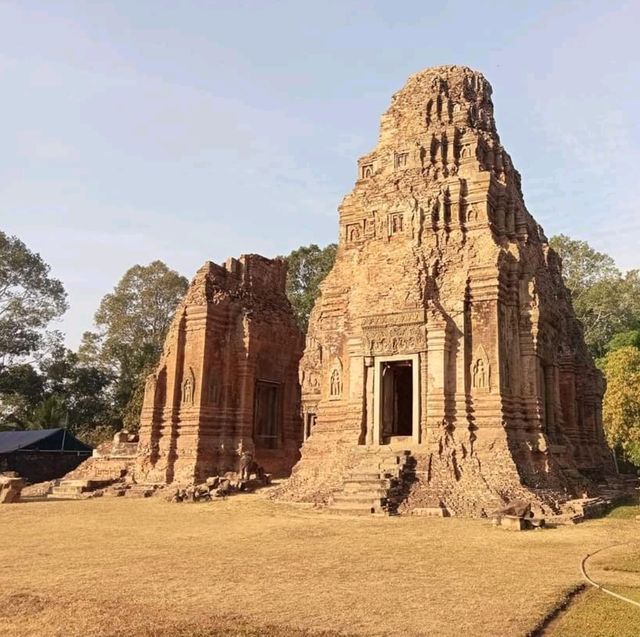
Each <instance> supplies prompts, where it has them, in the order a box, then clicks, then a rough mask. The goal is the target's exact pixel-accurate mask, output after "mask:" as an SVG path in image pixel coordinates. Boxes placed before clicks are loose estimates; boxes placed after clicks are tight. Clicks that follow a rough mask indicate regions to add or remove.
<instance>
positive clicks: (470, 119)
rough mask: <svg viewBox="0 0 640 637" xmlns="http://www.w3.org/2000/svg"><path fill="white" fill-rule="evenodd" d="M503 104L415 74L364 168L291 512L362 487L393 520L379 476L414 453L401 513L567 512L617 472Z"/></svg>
mask: <svg viewBox="0 0 640 637" xmlns="http://www.w3.org/2000/svg"><path fill="white" fill-rule="evenodd" d="M491 92H492V91H491V87H490V85H489V83H488V82H487V81H486V80H485V78H484V77H483V76H482V75H481V74H480V73H477V72H475V71H472V70H470V69H468V68H465V67H460V66H443V67H438V68H433V69H427V70H425V71H422V72H420V73H417V74H415V75H413V76H412V77H410V78H409V80H408V81H407V83H406V85H405V86H404V88H403V89H402V90H400V91H399V92H398V93H396V94H395V95H394V96H393V98H392V101H391V106H390V107H389V109H388V110H387V112H386V113H385V114H384V115H383V117H382V120H381V125H380V136H379V139H378V143H377V146H376V147H375V149H374V150H373V151H372V152H371V153H369V154H368V155H366V156H364V157H362V158H361V159H360V161H359V162H358V168H357V180H356V184H355V187H354V189H353V190H352V192H350V193H349V194H348V195H347V196H346V197H345V198H344V200H343V202H342V204H341V205H340V208H339V212H340V238H339V248H338V253H337V258H336V261H335V265H334V267H333V269H332V271H331V272H330V274H329V275H328V276H327V278H326V279H325V281H324V282H323V284H322V291H321V296H320V297H319V299H318V301H317V302H316V305H315V307H314V309H313V312H312V315H311V319H310V323H309V332H308V335H307V341H306V349H305V352H304V356H303V358H302V361H301V364H300V381H301V389H302V411H303V421H304V431H305V438H306V439H305V443H304V445H303V448H302V458H301V460H300V462H299V463H298V465H297V466H296V467H295V469H294V472H293V475H292V477H291V479H290V480H289V482H288V484H287V485H286V486H285V487H284V488H283V489H282V490H281V494H282V495H283V496H285V497H290V498H294V499H300V500H313V501H325V502H329V503H330V502H334V501H336V499H337V498H336V493H342V494H343V495H344V493H346V492H347V491H348V489H347V486H349V485H350V487H349V488H352V489H353V492H354V493H355V495H354V496H353V497H352V498H351V499H350V500H349V502H351V504H350V505H349V503H348V502H347V501H346V500H344V498H343V504H345V503H346V504H345V506H347V505H349V506H351V505H352V508H356V503H363V502H364V503H365V504H364V505H363V506H364V509H371V510H377V507H379V506H382V508H384V507H385V506H386V505H385V498H384V497H383V498H382V499H380V497H379V496H375V498H374V503H373V504H371V499H370V496H371V498H373V495H371V494H374V493H379V490H380V485H381V484H382V483H383V482H384V479H385V475H390V474H384V473H383V472H382V469H380V468H379V467H382V466H383V465H384V466H386V465H385V463H388V462H390V463H392V464H393V463H394V462H396V461H398V458H400V455H402V457H406V455H407V454H410V455H411V457H412V458H413V459H414V460H415V477H416V479H415V480H414V481H413V482H412V483H411V488H410V490H409V493H408V497H407V498H406V499H405V501H404V502H403V503H402V504H401V505H400V509H401V510H403V507H404V510H406V509H429V507H430V506H431V505H430V503H433V502H439V503H442V507H443V508H444V507H446V509H447V510H448V511H450V512H452V513H453V514H486V513H488V512H490V511H491V510H493V509H496V508H498V507H500V506H502V505H503V504H504V503H505V502H508V501H511V500H521V499H524V500H526V501H532V502H534V503H535V504H536V506H542V507H546V508H547V510H554V508H557V507H556V503H557V502H561V501H563V499H564V500H566V499H568V498H571V497H572V496H573V495H574V494H577V493H581V492H583V491H584V490H587V491H588V490H593V489H594V488H595V482H596V481H599V480H600V481H601V480H604V479H607V478H608V477H610V476H611V475H612V474H613V466H612V463H611V457H610V454H609V451H608V449H607V446H606V444H605V440H604V436H603V429H602V411H601V401H602V393H603V389H604V385H603V380H602V377H601V374H600V372H599V371H598V370H597V369H596V368H595V366H594V364H593V361H592V359H591V357H590V355H589V353H588V351H587V349H586V347H585V344H584V340H583V335H582V331H581V326H580V324H579V323H578V321H577V320H576V318H575V315H574V312H573V310H572V307H571V301H570V297H569V294H568V292H567V290H566V289H565V287H564V285H563V283H562V278H561V271H560V268H561V264H560V259H559V257H558V255H557V254H556V253H554V252H553V250H551V249H550V247H549V245H548V243H547V240H546V238H545V236H544V233H543V231H542V229H541V228H540V226H539V225H538V224H537V223H536V221H535V220H534V219H533V217H532V216H531V215H530V214H529V212H528V210H527V208H526V206H525V203H524V200H523V196H522V190H521V185H520V175H519V173H518V172H517V170H516V169H515V168H514V166H513V163H512V161H511V158H510V157H509V155H508V153H507V152H506V151H505V149H504V148H503V146H502V144H501V143H500V138H499V136H498V133H497V131H496V125H495V121H494V116H493V104H492V101H491ZM336 361H340V364H339V365H338V364H337V363H336ZM393 452H395V453H397V454H399V455H398V456H397V457H396V460H395V461H394V460H393ZM376 458H378V460H376ZM381 458H382V459H383V460H384V462H382V460H380V459H381ZM359 467H360V469H358V468H359ZM372 467H375V472H380V475H377V473H376V475H374V477H373V478H371V480H373V482H372V484H373V487H372V489H373V490H371V492H368V491H366V488H365V487H364V486H362V485H364V484H365V482H366V480H369V478H366V476H371V471H374V469H372ZM365 469H366V471H365ZM398 471H400V470H398ZM398 471H396V474H394V475H398V476H400V477H401V474H402V472H401V471H400V473H398ZM367 472H368V473H367ZM348 476H351V477H350V478H349V477H348ZM353 476H356V477H355V478H354V477H353ZM365 478H366V479H365ZM397 479H400V478H397ZM381 481H382V482H381ZM358 485H360V486H358ZM374 487H375V488H374ZM358 489H360V491H358ZM345 497H346V496H345ZM350 497H351V496H350Z"/></svg>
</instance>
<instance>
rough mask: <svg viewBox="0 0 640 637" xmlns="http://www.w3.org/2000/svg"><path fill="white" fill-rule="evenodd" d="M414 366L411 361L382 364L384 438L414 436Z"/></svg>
mask: <svg viewBox="0 0 640 637" xmlns="http://www.w3.org/2000/svg"><path fill="white" fill-rule="evenodd" d="M413 396H414V392H413V364H412V361H410V360H398V361H385V362H383V363H382V396H381V399H382V404H381V412H382V414H381V415H382V437H383V439H388V438H391V437H396V436H411V435H413V415H414V405H413Z"/></svg>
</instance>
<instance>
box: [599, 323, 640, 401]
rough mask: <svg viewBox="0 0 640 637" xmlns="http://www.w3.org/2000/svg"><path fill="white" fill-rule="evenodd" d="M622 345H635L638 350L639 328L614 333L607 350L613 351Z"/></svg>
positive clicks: (639, 346) (639, 345)
mask: <svg viewBox="0 0 640 637" xmlns="http://www.w3.org/2000/svg"><path fill="white" fill-rule="evenodd" d="M623 347H635V348H636V349H639V350H640V329H639V330H628V331H626V332H620V333H619V334H616V335H615V336H614V337H613V338H612V339H611V340H610V341H609V342H608V343H607V352H615V351H616V350H619V349H621V348H623ZM638 391H640V388H638Z"/></svg>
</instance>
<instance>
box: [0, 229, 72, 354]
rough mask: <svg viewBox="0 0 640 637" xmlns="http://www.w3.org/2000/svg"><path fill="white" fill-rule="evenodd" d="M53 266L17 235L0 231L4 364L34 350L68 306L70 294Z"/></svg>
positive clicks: (0, 340)
mask: <svg viewBox="0 0 640 637" xmlns="http://www.w3.org/2000/svg"><path fill="white" fill-rule="evenodd" d="M49 272H50V267H49V266H48V265H47V264H46V263H45V262H44V261H43V259H42V257H41V256H40V255H39V254H36V253H34V252H31V250H29V249H28V248H27V246H26V245H25V244H24V243H23V242H22V241H20V239H18V238H17V237H11V236H8V235H6V234H5V233H4V232H2V231H0V364H2V365H8V364H11V362H13V361H14V360H15V359H17V358H20V357H24V356H28V355H30V354H33V353H34V352H36V351H37V350H38V348H39V347H40V346H41V345H42V342H43V338H44V330H45V328H46V327H47V325H48V324H49V323H50V322H51V321H52V320H53V319H55V318H58V317H60V316H62V314H64V312H65V311H66V310H67V295H66V292H65V290H64V287H63V285H62V283H60V281H58V280H57V279H54V278H52V277H51V276H50V274H49Z"/></svg>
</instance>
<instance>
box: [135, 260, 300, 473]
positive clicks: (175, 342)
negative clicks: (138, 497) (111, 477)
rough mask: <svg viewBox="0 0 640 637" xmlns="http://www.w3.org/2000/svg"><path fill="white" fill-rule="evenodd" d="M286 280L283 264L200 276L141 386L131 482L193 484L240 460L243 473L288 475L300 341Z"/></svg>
mask: <svg viewBox="0 0 640 637" xmlns="http://www.w3.org/2000/svg"><path fill="white" fill-rule="evenodd" d="M285 277H286V263H285V261H284V260H283V259H274V260H270V259H265V258H264V257H261V256H258V255H245V256H242V257H241V258H240V259H239V260H236V259H229V260H228V261H227V262H226V263H225V265H224V266H219V265H216V264H215V263H211V262H207V263H206V264H205V265H204V266H203V267H202V268H201V269H200V270H199V271H198V273H197V274H196V276H195V278H194V280H193V281H192V283H191V286H190V287H189V290H188V291H187V294H186V296H185V299H184V301H183V302H182V304H181V305H180V307H179V308H178V310H177V312H176V315H175V319H174V321H173V324H172V326H171V328H170V331H169V334H168V336H167V339H166V343H165V348H164V354H163V355H162V357H161V360H160V363H159V364H158V368H157V370H156V371H155V373H154V374H152V375H151V376H150V377H149V379H148V380H147V384H146V391H145V398H144V406H143V409H142V415H141V423H140V442H139V446H138V458H137V462H136V467H135V472H134V475H135V479H136V481H137V482H139V483H160V484H162V483H171V482H177V483H199V482H202V481H204V480H205V479H206V478H207V477H208V476H213V475H222V474H224V473H225V472H227V471H236V470H237V468H238V466H239V463H240V459H241V457H243V458H245V459H246V458H251V464H250V466H247V467H245V470H246V472H250V470H251V469H252V468H253V471H254V472H255V470H256V467H258V468H260V471H261V472H262V473H264V471H262V469H261V468H262V467H264V470H265V471H268V472H269V473H274V474H280V475H283V474H284V475H287V474H288V473H289V472H290V470H291V467H292V466H293V465H294V464H295V462H296V460H297V459H298V457H299V447H300V444H301V442H302V423H301V422H300V416H299V397H298V378H297V375H298V362H299V360H300V356H301V353H302V335H301V334H300V331H299V330H298V328H297V326H296V325H295V321H294V318H293V313H292V310H291V307H290V305H289V302H288V300H287V298H286V295H285ZM254 459H255V461H254Z"/></svg>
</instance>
